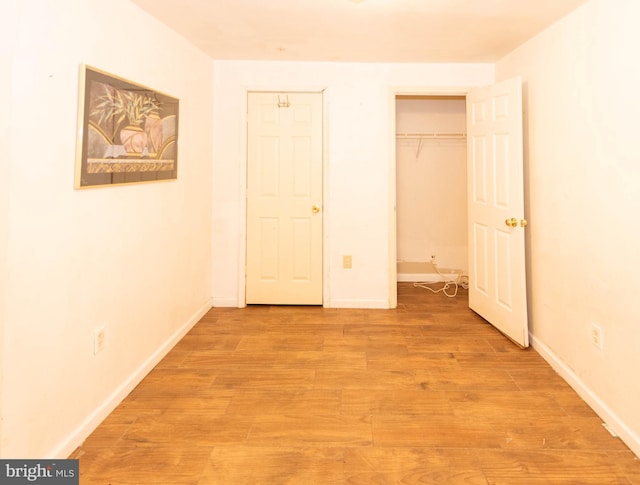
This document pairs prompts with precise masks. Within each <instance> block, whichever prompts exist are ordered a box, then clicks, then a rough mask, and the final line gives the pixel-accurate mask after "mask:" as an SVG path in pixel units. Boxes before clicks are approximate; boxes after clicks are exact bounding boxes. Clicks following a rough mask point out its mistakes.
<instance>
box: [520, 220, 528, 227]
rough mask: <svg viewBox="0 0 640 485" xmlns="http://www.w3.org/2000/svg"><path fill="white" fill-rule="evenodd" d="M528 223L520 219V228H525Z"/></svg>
mask: <svg viewBox="0 0 640 485" xmlns="http://www.w3.org/2000/svg"><path fill="white" fill-rule="evenodd" d="M528 225H529V222H528V221H527V220H526V219H520V226H522V227H527V226H528Z"/></svg>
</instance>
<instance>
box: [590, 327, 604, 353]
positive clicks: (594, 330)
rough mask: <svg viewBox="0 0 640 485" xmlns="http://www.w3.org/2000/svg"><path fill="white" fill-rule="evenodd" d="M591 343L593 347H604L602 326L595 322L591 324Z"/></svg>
mask: <svg viewBox="0 0 640 485" xmlns="http://www.w3.org/2000/svg"><path fill="white" fill-rule="evenodd" d="M591 343H592V344H593V345H594V347H596V348H598V349H600V350H602V349H604V334H603V331H602V327H601V326H600V325H597V324H595V323H592V324H591Z"/></svg>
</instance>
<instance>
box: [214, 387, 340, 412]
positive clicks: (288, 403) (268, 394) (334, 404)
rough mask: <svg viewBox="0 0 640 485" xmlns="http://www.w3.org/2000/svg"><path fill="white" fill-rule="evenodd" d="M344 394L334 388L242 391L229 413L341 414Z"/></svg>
mask: <svg viewBox="0 0 640 485" xmlns="http://www.w3.org/2000/svg"><path fill="white" fill-rule="evenodd" d="M341 402H342V400H341V391H340V390H335V389H291V390H288V389H282V388H278V389H239V390H236V391H235V394H234V396H233V399H231V401H230V403H229V405H228V407H227V409H226V412H227V414H244V415H248V416H256V415H260V416H264V415H285V416H290V415H299V416H302V415H305V414H308V415H310V416H315V415H339V414H340V409H341Z"/></svg>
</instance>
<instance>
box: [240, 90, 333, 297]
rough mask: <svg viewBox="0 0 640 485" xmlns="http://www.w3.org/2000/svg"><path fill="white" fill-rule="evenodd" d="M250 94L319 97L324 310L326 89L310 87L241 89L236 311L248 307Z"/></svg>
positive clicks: (325, 294) (327, 212) (326, 287)
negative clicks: (319, 95)
mask: <svg viewBox="0 0 640 485" xmlns="http://www.w3.org/2000/svg"><path fill="white" fill-rule="evenodd" d="M249 93H313V94H321V95H322V215H323V217H322V306H323V307H327V306H328V302H329V301H330V297H329V266H328V264H327V262H328V261H329V257H328V255H329V254H330V253H329V231H328V227H329V224H328V220H329V217H330V214H331V207H330V202H331V201H330V199H329V198H328V196H327V195H328V193H329V163H328V154H329V116H328V113H329V88H328V87H326V86H321V87H319V86H312V87H311V86H310V87H307V88H305V87H299V86H298V87H291V86H289V87H286V86H279V87H275V88H274V87H266V86H244V88H243V90H242V99H241V100H240V107H241V109H242V116H241V122H242V129H241V130H240V147H239V148H240V149H239V154H240V160H241V161H242V162H241V163H240V174H239V180H238V183H239V185H240V190H239V199H240V200H239V201H238V207H239V211H238V219H239V220H240V221H241V225H240V231H239V238H238V246H239V256H240V257H239V258H238V293H237V295H238V308H244V307H246V306H247V298H246V287H247V285H246V268H247V168H248V167H247V165H248V159H247V157H248V150H247V143H248V130H247V122H248V118H249V117H248V111H247V110H248V102H247V101H248V97H249Z"/></svg>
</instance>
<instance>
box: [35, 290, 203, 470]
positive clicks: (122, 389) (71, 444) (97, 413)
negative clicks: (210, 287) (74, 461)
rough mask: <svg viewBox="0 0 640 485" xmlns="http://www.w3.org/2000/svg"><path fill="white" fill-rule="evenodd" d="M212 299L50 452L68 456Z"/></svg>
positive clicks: (176, 340)
mask: <svg viewBox="0 0 640 485" xmlns="http://www.w3.org/2000/svg"><path fill="white" fill-rule="evenodd" d="M211 304H212V301H211V299H208V300H207V301H206V302H205V303H204V304H203V305H202V306H201V307H200V308H199V309H198V310H197V311H196V312H195V313H194V314H193V315H192V316H191V317H190V318H189V319H188V320H187V321H186V322H185V324H184V325H182V326H181V327H180V328H179V329H178V330H176V332H174V334H173V335H172V336H171V337H169V339H168V340H167V341H166V342H165V343H164V344H163V345H162V346H161V347H159V348H158V350H156V351H155V352H154V353H153V354H152V355H151V356H150V357H149V358H148V359H147V360H146V361H145V362H144V363H143V364H142V365H141V366H140V367H139V368H138V369H136V370H135V371H134V372H133V373H132V374H131V375H130V376H129V378H128V379H126V380H125V381H124V382H123V383H122V384H120V386H118V387H117V388H116V389H115V390H114V391H113V392H112V393H111V395H110V396H109V397H108V398H107V399H106V400H105V401H104V402H103V403H101V404H100V405H99V406H98V407H97V408H96V409H95V410H94V411H93V412H92V413H91V414H89V415H88V416H87V417H86V418H85V420H84V421H83V422H82V423H81V424H80V425H79V426H78V427H77V428H76V429H75V430H73V431H72V432H71V433H70V434H69V436H68V437H67V439H65V440H64V441H63V442H61V443H60V444H59V445H58V446H57V447H56V448H54V449H53V450H52V451H51V453H49V454H47V456H48V457H52V458H58V459H60V458H67V457H68V456H69V455H71V453H73V452H74V451H75V449H76V448H77V447H78V446H80V445H81V444H82V443H83V442H84V440H85V439H87V437H88V436H89V435H90V434H91V433H92V432H93V431H94V430H95V429H96V428H97V427H98V426H99V425H100V423H102V421H104V419H105V418H106V417H107V416H108V415H109V414H110V413H111V412H112V411H113V410H114V409H115V408H116V407H117V406H118V404H120V403H121V402H122V400H123V399H124V398H125V397H127V396H128V395H129V393H130V392H131V391H132V390H133V389H134V388H135V387H136V386H137V385H138V384H139V383H140V381H142V379H144V378H145V377H146V375H147V374H148V373H149V372H150V371H151V369H153V368H154V367H155V366H156V365H157V364H158V362H160V361H161V360H162V359H163V358H164V356H165V355H167V354H168V353H169V351H170V350H171V349H172V348H173V347H174V346H175V345H176V344H177V343H178V342H179V341H180V340H181V339H182V337H184V336H185V335H186V334H187V333H188V332H189V330H191V328H193V326H194V325H195V324H196V323H198V321H199V320H200V319H201V318H202V317H203V316H204V315H205V314H206V313H207V312H208V311H209V310H210V309H211Z"/></svg>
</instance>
